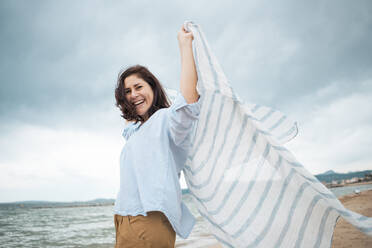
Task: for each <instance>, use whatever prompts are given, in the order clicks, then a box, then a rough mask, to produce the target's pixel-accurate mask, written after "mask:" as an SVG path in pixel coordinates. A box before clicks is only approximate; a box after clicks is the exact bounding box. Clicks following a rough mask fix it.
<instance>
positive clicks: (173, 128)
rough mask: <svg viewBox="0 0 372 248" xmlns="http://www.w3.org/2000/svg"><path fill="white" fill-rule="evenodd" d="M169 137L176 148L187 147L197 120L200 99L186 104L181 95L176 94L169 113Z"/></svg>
mask: <svg viewBox="0 0 372 248" xmlns="http://www.w3.org/2000/svg"><path fill="white" fill-rule="evenodd" d="M168 114H169V132H170V137H171V139H172V140H173V142H174V143H175V144H176V145H177V146H182V147H184V146H188V145H189V143H190V138H191V134H192V130H193V127H194V124H195V123H196V121H197V120H198V119H199V114H200V97H199V99H198V101H196V102H194V103H187V102H186V100H185V98H184V97H183V95H182V94H180V93H179V94H178V95H177V97H176V99H175V101H174V103H173V104H172V105H171V106H170V108H169V111H168Z"/></svg>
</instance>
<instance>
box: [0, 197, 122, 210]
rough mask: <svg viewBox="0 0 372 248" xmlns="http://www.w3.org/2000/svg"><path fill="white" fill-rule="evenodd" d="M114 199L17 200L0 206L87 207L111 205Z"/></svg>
mask: <svg viewBox="0 0 372 248" xmlns="http://www.w3.org/2000/svg"><path fill="white" fill-rule="evenodd" d="M114 203H115V200H114V199H101V198H100V199H94V200H90V201H74V202H52V201H18V202H7V203H0V208H14V207H24V208H58V207H62V208H63V207H88V206H106V205H113V204H114Z"/></svg>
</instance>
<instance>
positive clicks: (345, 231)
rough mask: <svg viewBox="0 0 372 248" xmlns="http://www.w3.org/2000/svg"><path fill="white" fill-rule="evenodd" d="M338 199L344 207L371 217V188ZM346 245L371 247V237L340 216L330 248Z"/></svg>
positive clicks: (344, 246)
mask: <svg viewBox="0 0 372 248" xmlns="http://www.w3.org/2000/svg"><path fill="white" fill-rule="evenodd" d="M339 199H340V201H341V202H342V204H343V205H344V206H345V207H346V208H348V209H350V210H352V211H355V212H357V213H359V214H362V215H365V216H369V217H372V190H367V191H363V192H361V193H360V194H350V195H346V196H342V197H340V198H339ZM346 247H353V248H367V247H372V237H369V236H367V235H366V234H364V233H362V232H361V231H359V230H358V229H356V228H355V227H353V226H352V225H351V224H349V223H347V222H346V221H345V220H344V219H343V218H342V217H340V218H339V221H338V222H337V224H336V228H335V232H334V234H333V242H332V248H346Z"/></svg>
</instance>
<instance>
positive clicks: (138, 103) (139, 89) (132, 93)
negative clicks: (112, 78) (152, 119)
mask: <svg viewBox="0 0 372 248" xmlns="http://www.w3.org/2000/svg"><path fill="white" fill-rule="evenodd" d="M124 92H125V98H126V99H127V100H128V102H129V103H131V104H133V105H134V106H135V108H136V112H137V114H138V115H140V116H142V118H144V120H147V118H148V114H147V111H148V110H149V109H150V107H151V105H152V102H153V100H154V92H153V91H152V88H151V86H150V85H149V84H148V83H147V82H146V81H145V80H143V79H142V78H140V77H137V75H134V74H133V75H130V76H128V77H127V78H125V80H124Z"/></svg>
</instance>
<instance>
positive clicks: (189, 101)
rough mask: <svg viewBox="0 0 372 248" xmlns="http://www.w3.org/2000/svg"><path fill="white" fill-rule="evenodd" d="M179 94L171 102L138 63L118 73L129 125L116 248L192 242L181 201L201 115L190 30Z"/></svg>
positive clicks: (184, 38) (182, 35) (182, 42)
mask: <svg viewBox="0 0 372 248" xmlns="http://www.w3.org/2000/svg"><path fill="white" fill-rule="evenodd" d="M177 38H178V43H179V48H180V53H181V81H180V88H181V94H179V95H178V96H177V98H176V100H175V102H174V103H173V104H172V106H170V107H169V103H168V100H167V97H166V94H165V91H164V90H163V88H162V86H161V84H160V83H159V81H158V80H157V79H156V78H155V76H154V75H153V74H152V73H151V72H150V71H148V70H147V68H146V67H143V66H140V65H137V66H133V67H130V68H128V69H126V70H125V71H124V72H122V73H120V74H119V77H118V82H117V87H116V89H115V98H116V105H117V106H118V107H119V108H120V110H121V112H122V117H123V118H124V119H126V120H127V121H129V122H130V124H129V125H127V126H126V127H125V129H124V132H123V136H124V138H125V139H126V140H127V142H126V144H125V146H124V148H123V150H122V153H121V155H120V190H119V192H118V195H117V199H116V201H115V207H114V211H115V216H114V221H115V228H116V245H115V247H174V245H175V240H176V233H177V234H178V235H179V236H181V237H182V238H187V237H188V235H189V234H190V232H191V229H192V227H193V226H194V224H195V218H194V217H193V216H192V214H191V212H190V211H189V210H188V209H187V207H186V205H185V204H184V203H183V202H182V198H181V195H182V194H181V188H180V185H179V175H180V172H181V170H182V168H183V166H184V164H185V162H186V155H187V152H188V150H189V148H190V146H191V140H192V136H193V132H192V130H193V127H194V126H195V123H196V121H197V120H198V116H199V112H200V103H199V101H198V100H199V94H198V92H197V90H196V83H197V73H196V68H195V63H194V57H193V51H192V41H193V35H192V33H191V32H186V30H185V29H184V27H183V26H182V28H181V30H179V32H178V36H177Z"/></svg>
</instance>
